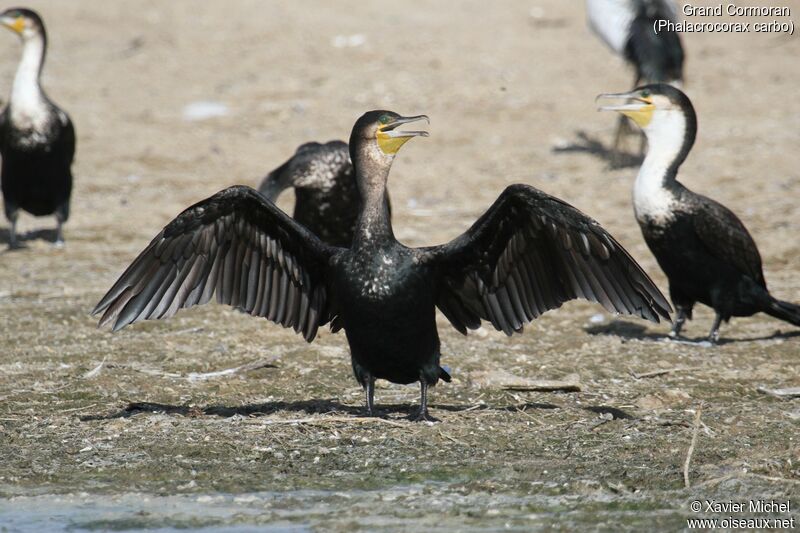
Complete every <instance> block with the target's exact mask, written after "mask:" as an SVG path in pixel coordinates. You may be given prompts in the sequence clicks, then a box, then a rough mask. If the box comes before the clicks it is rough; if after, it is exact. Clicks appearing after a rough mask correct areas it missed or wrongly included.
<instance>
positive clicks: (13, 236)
mask: <svg viewBox="0 0 800 533" xmlns="http://www.w3.org/2000/svg"><path fill="white" fill-rule="evenodd" d="M8 247H9V248H11V249H12V250H13V249H15V248H17V247H19V243H18V242H17V220H16V219H14V220H12V221H11V226H10V227H9V228H8Z"/></svg>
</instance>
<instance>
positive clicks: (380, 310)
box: [93, 111, 669, 419]
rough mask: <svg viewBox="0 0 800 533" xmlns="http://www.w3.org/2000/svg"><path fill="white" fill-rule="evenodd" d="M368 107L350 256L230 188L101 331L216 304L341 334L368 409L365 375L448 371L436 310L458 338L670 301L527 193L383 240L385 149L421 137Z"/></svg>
mask: <svg viewBox="0 0 800 533" xmlns="http://www.w3.org/2000/svg"><path fill="white" fill-rule="evenodd" d="M421 119H425V120H427V117H425V116H416V117H401V116H399V115H397V114H396V113H392V112H390V111H371V112H368V113H366V114H365V115H363V116H362V117H361V118H359V119H358V121H357V122H356V124H355V126H354V127H353V132H352V135H351V137H350V143H349V144H350V155H351V158H352V161H353V163H354V168H355V175H356V182H357V184H358V188H359V192H360V194H361V198H362V199H363V203H362V205H361V210H360V214H359V219H358V224H357V228H356V234H355V237H354V239H353V243H352V245H351V247H350V248H338V247H334V246H330V245H327V244H325V243H323V242H322V241H321V240H319V239H318V238H317V237H315V236H314V235H313V234H312V233H311V232H310V231H308V230H307V229H306V228H304V227H303V226H301V225H300V224H299V223H297V222H296V221H294V220H293V219H291V218H289V217H288V216H287V215H286V214H285V213H283V212H282V211H281V210H279V209H278V208H277V207H275V205H274V204H273V203H272V202H270V201H268V200H266V199H265V198H264V197H263V196H262V195H261V194H259V193H257V192H256V191H254V190H253V189H250V188H249V187H243V186H235V187H230V188H228V189H225V190H223V191H220V192H219V193H217V194H215V195H214V196H212V197H210V198H208V199H206V200H203V201H201V202H199V203H197V204H195V205H194V206H192V207H190V208H188V209H187V210H185V211H184V212H183V213H181V214H180V215H178V217H177V218H176V219H175V220H173V221H172V222H170V223H169V224H168V225H167V226H166V227H165V228H164V229H163V230H162V231H161V233H159V234H158V235H157V236H156V237H155V239H153V241H152V242H151V243H150V245H149V246H148V247H147V248H145V250H144V251H143V252H142V253H141V254H140V255H139V256H138V257H137V258H136V259H135V260H134V261H133V263H132V264H131V265H130V266H129V267H128V268H127V270H126V271H125V272H124V273H123V274H122V276H121V277H120V278H119V280H117V282H116V283H115V284H114V286H113V287H112V288H111V290H110V291H109V292H108V293H107V294H106V295H105V296H104V297H103V298H102V300H100V302H99V303H98V304H97V306H96V307H95V309H94V311H93V313H95V314H96V313H103V316H102V318H101V320H100V325H101V326H102V325H104V324H111V325H112V327H113V329H114V330H118V329H120V328H122V327H125V326H126V325H128V324H130V323H132V322H135V321H138V320H144V319H152V318H165V317H168V316H171V315H172V314H174V313H175V312H176V311H177V310H178V309H180V308H183V307H190V306H193V305H196V304H202V303H206V302H208V301H209V300H210V298H211V296H212V295H213V293H214V292H216V293H217V301H218V302H221V303H225V304H229V305H232V306H234V307H238V308H241V309H244V310H246V311H247V312H249V313H251V314H252V315H254V316H263V317H266V318H268V319H269V320H272V321H274V322H277V323H279V324H281V325H283V326H284V327H293V328H294V329H295V331H297V332H301V333H302V334H303V336H304V337H305V339H306V340H307V341H311V340H312V339H313V338H314V336H315V335H316V332H317V329H318V328H319V327H320V326H322V325H324V324H326V323H331V329H332V330H333V331H337V330H339V329H341V328H343V329H344V330H345V334H346V335H347V341H348V343H349V345H350V353H351V361H352V366H353V371H354V373H355V376H356V379H357V380H358V381H359V383H361V384H362V385H363V387H364V389H365V391H366V401H367V410H368V412H369V413H372V412H373V392H374V383H375V380H376V379H378V378H380V379H386V380H389V381H391V382H394V383H413V382H416V381H419V382H420V387H421V396H420V410H419V413H418V415H417V417H418V418H419V419H428V410H427V388H428V386H432V385H435V384H436V383H437V382H438V381H439V379H444V380H448V379H449V376H448V375H447V373H446V372H445V371H444V370H443V369H442V368H441V367H440V366H439V357H440V354H439V335H438V332H437V329H436V321H435V309H436V307H438V308H439V309H440V310H441V311H442V313H444V315H445V316H446V317H447V318H448V320H449V321H450V323H451V324H452V325H453V326H454V327H455V328H456V329H457V330H459V331H460V332H462V333H466V331H467V328H470V329H475V328H478V327H479V326H480V325H481V320H488V321H490V322H491V323H492V325H493V326H494V327H495V328H496V329H498V330H502V331H504V332H505V333H506V334H508V335H511V334H512V333H514V332H518V331H521V330H522V327H523V325H524V324H527V323H528V322H530V321H532V320H533V319H534V318H536V317H538V316H539V315H541V314H542V313H544V312H545V311H547V310H549V309H555V308H557V307H560V306H561V304H562V303H564V302H565V301H567V300H572V299H574V298H585V299H588V300H592V301H595V302H599V303H601V304H602V305H603V306H604V307H605V308H606V309H608V310H609V311H614V312H620V313H626V314H632V315H637V316H640V317H642V318H646V319H649V320H652V321H655V322H658V321H659V315H660V316H662V317H665V318H668V317H669V314H668V312H669V304H668V303H667V301H666V300H665V299H664V297H663V296H662V294H661V293H660V292H659V291H658V289H657V288H656V286H655V285H654V284H653V282H652V281H651V280H650V278H648V277H647V274H645V273H644V272H643V271H642V269H641V268H640V267H639V265H638V264H637V263H636V262H635V261H634V260H633V259H632V258H631V256H630V255H628V253H627V252H626V251H625V249H623V248H622V246H621V245H620V244H619V243H618V242H617V241H616V240H614V238H613V237H612V236H611V235H609V234H608V233H607V232H606V231H605V230H604V229H603V228H602V227H600V225H599V224H598V223H597V222H595V221H594V220H592V219H590V218H589V217H587V216H586V215H584V214H583V213H581V212H580V211H578V210H577V209H575V208H573V207H571V206H570V205H568V204H566V203H565V202H563V201H561V200H559V199H557V198H554V197H552V196H549V195H547V194H545V193H543V192H541V191H539V190H537V189H534V188H533V187H530V186H528V185H511V186H509V187H508V188H506V190H505V191H504V192H503V193H502V194H501V195H500V197H499V198H498V199H497V200H496V201H495V203H494V204H493V205H492V206H491V207H490V208H489V209H488V211H486V213H484V215H483V216H482V217H481V218H479V219H478V221H477V222H475V224H473V226H472V227H471V228H470V229H468V230H467V231H466V232H465V233H464V234H462V235H461V236H460V237H458V238H456V239H454V240H453V241H451V242H449V243H447V244H444V245H441V246H431V247H425V248H408V247H406V246H404V245H402V244H401V243H399V242H398V241H397V240H396V239H395V237H394V233H393V232H392V224H391V220H390V217H389V212H388V206H387V193H386V182H387V178H388V176H389V169H390V168H391V165H392V161H393V160H394V157H395V154H396V153H397V151H398V150H399V149H400V147H401V146H402V145H403V144H404V143H405V142H406V141H408V140H409V139H411V138H413V137H416V136H426V135H427V132H424V131H403V130H400V129H398V128H399V127H400V126H402V125H403V124H408V123H410V122H415V121H418V120H421Z"/></svg>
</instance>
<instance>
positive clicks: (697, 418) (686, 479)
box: [683, 407, 703, 489]
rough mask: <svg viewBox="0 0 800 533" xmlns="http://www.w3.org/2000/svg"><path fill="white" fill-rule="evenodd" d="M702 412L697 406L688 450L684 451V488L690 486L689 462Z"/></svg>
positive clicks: (698, 430)
mask: <svg viewBox="0 0 800 533" xmlns="http://www.w3.org/2000/svg"><path fill="white" fill-rule="evenodd" d="M702 412H703V408H702V407H698V408H697V412H696V413H695V414H694V430H693V431H692V442H691V444H689V451H688V452H686V462H684V463H683V484H684V485H685V486H686V488H687V489H688V488H691V486H692V485H691V483H689V464H690V463H691V462H692V454H693V453H694V446H695V444H696V443H697V434H698V433H699V432H700V415H701V414H702Z"/></svg>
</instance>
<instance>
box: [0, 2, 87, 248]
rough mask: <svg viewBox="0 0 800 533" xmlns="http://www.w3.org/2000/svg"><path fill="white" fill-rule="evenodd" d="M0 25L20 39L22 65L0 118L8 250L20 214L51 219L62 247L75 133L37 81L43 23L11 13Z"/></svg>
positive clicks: (43, 47)
mask: <svg viewBox="0 0 800 533" xmlns="http://www.w3.org/2000/svg"><path fill="white" fill-rule="evenodd" d="M0 23H2V25H3V26H5V27H7V28H9V29H11V30H13V31H14V32H16V33H17V34H18V35H19V36H20V37H21V39H22V44H23V48H22V60H21V61H20V63H19V68H17V74H16V76H15V77H14V84H13V86H12V89H11V96H10V97H9V100H8V105H7V106H6V108H5V109H4V110H3V113H2V115H1V116H0V154H2V158H3V163H2V172H1V173H0V179H1V180H2V189H3V201H4V205H5V213H6V217H8V220H9V221H10V222H11V228H10V230H9V247H11V248H15V247H16V246H17V245H18V243H17V235H16V227H17V218H18V217H19V210H20V209H23V210H25V211H27V212H29V213H31V214H32V215H35V216H44V215H52V214H55V216H56V220H57V222H58V229H57V230H56V244H63V242H64V234H63V229H62V226H63V225H64V222H66V220H67V218H69V198H70V193H71V192H72V170H71V166H72V158H73V156H74V154H75V130H74V129H73V127H72V122H71V121H70V119H69V117H68V116H67V114H66V113H65V112H64V111H62V110H61V109H59V108H58V107H57V106H56V105H55V104H54V103H53V102H51V101H50V99H49V98H48V97H47V95H46V94H45V93H44V91H43V90H42V87H41V85H40V83H39V77H40V75H41V72H42V65H43V64H44V57H45V51H46V50H47V34H46V32H45V29H44V23H43V22H42V19H41V18H40V17H39V15H38V14H36V13H35V12H34V11H31V10H29V9H22V8H13V9H8V10H6V11H4V12H3V13H2V14H0Z"/></svg>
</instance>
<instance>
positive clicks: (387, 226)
mask: <svg viewBox="0 0 800 533" xmlns="http://www.w3.org/2000/svg"><path fill="white" fill-rule="evenodd" d="M373 152H374V153H373ZM351 158H352V160H353V167H354V170H355V175H356V184H357V185H358V192H359V194H360V196H361V212H360V213H359V217H358V223H357V224H356V232H355V235H354V236H353V246H357V245H364V244H368V243H370V242H378V243H381V242H385V241H387V240H389V241H393V240H394V232H393V231H392V221H391V217H390V216H389V200H388V195H387V192H386V181H387V180H388V178H389V170H390V169H391V166H392V159H393V156H387V155H386V154H384V153H383V152H380V149H379V148H377V146H376V147H374V148H373V149H372V150H370V149H369V148H366V149H365V150H359V151H357V152H355V151H354V153H351Z"/></svg>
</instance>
